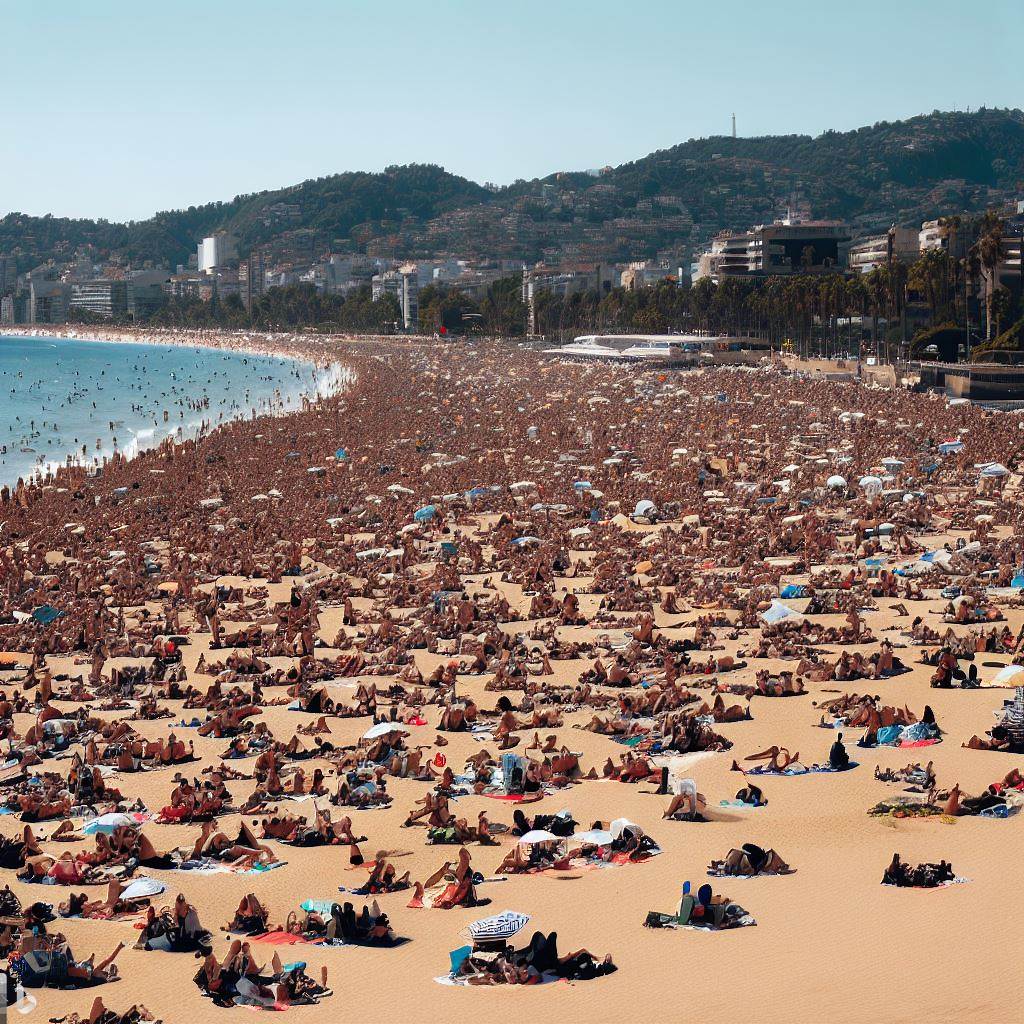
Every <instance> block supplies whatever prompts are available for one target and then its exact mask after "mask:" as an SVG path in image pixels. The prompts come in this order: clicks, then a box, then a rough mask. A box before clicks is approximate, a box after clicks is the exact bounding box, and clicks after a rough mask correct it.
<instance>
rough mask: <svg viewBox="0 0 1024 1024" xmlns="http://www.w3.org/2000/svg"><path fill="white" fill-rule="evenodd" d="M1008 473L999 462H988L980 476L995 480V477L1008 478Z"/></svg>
mask: <svg viewBox="0 0 1024 1024" xmlns="http://www.w3.org/2000/svg"><path fill="white" fill-rule="evenodd" d="M1009 473H1010V471H1009V470H1008V469H1007V468H1006V467H1005V466H1004V465H1003V464H1002V463H1001V462H990V463H989V464H988V465H987V466H985V467H984V468H983V469H982V471H981V475H982V476H984V477H988V478H989V479H995V478H996V477H1001V476H1009Z"/></svg>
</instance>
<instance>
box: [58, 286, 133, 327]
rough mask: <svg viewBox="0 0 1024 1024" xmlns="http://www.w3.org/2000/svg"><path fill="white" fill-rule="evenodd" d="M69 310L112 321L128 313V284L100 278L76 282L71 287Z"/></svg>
mask: <svg viewBox="0 0 1024 1024" xmlns="http://www.w3.org/2000/svg"><path fill="white" fill-rule="evenodd" d="M69 288H70V292H69V298H68V307H69V309H78V310H85V311H87V312H89V313H92V314H94V315H96V316H102V317H106V318H108V319H112V318H113V317H115V316H122V315H123V314H124V313H126V312H127V311H128V282H127V281H111V280H109V279H108V278H98V279H96V280H93V281H74V282H72V284H71V285H70V286H69Z"/></svg>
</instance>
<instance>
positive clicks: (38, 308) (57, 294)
mask: <svg viewBox="0 0 1024 1024" xmlns="http://www.w3.org/2000/svg"><path fill="white" fill-rule="evenodd" d="M67 315H68V297H67V288H66V286H65V285H64V284H62V283H61V282H60V281H51V280H47V279H42V280H39V279H37V278H34V277H32V278H30V279H29V285H28V322H29V323H30V324H62V323H64V321H65V320H67Z"/></svg>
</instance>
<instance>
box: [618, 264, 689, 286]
mask: <svg viewBox="0 0 1024 1024" xmlns="http://www.w3.org/2000/svg"><path fill="white" fill-rule="evenodd" d="M673 277H675V275H674V274H673V271H672V268H671V267H668V266H666V265H664V264H661V263H656V262H655V261H654V260H637V261H634V262H633V263H630V264H628V266H626V268H625V269H624V270H623V271H622V273H621V274H620V275H619V285H620V286H621V287H622V288H625V289H627V290H628V291H636V290H637V289H639V288H653V287H654V285H656V284H658V283H660V282H661V281H664V280H665V279H666V278H673ZM675 280H678V277H675Z"/></svg>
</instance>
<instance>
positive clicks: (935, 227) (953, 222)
mask: <svg viewBox="0 0 1024 1024" xmlns="http://www.w3.org/2000/svg"><path fill="white" fill-rule="evenodd" d="M918 249H919V250H920V251H921V252H928V251H929V250H932V249H939V250H941V251H942V252H945V253H947V254H948V255H949V257H950V258H951V259H953V260H962V259H963V258H964V257H965V256H966V255H967V233H966V231H964V230H963V229H962V228H961V227H960V226H959V220H958V219H957V218H952V217H939V218H938V219H937V220H926V221H925V222H924V223H923V224H922V225H921V230H920V231H919V232H918Z"/></svg>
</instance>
